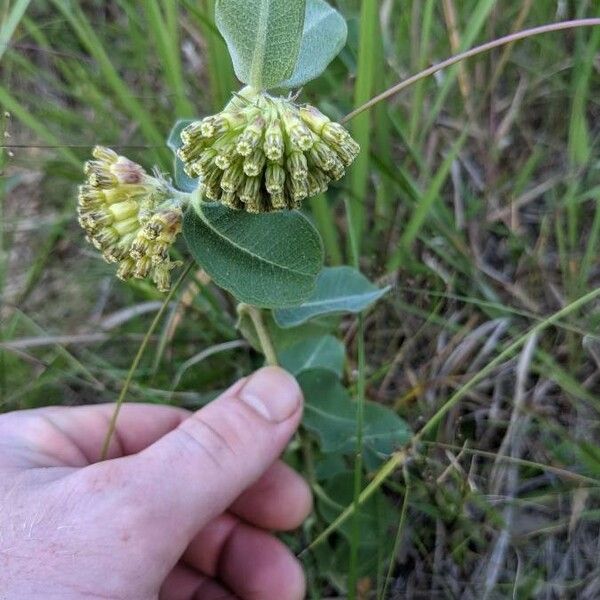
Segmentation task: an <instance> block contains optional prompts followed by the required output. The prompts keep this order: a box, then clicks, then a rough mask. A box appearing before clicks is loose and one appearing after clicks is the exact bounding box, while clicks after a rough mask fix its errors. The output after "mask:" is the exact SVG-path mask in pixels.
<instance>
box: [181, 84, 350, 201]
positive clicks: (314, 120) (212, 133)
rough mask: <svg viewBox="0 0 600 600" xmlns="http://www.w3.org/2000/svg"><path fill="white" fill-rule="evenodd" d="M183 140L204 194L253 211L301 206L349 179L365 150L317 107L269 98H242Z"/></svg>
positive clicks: (191, 130) (188, 169)
mask: <svg viewBox="0 0 600 600" xmlns="http://www.w3.org/2000/svg"><path fill="white" fill-rule="evenodd" d="M181 140H182V142H183V145H182V146H181V148H180V149H179V151H178V155H179V158H180V159H181V160H182V161H183V163H184V166H185V171H186V173H187V174H188V175H189V176H190V177H193V178H197V177H199V178H201V181H202V186H203V194H204V196H205V197H206V198H207V199H209V200H213V201H218V202H222V203H223V204H225V205H226V206H228V207H230V208H233V209H237V210H246V211H248V212H252V213H260V212H268V211H272V210H282V209H286V208H287V209H293V208H298V207H299V206H300V205H301V203H302V201H303V200H304V199H305V198H308V197H311V196H315V195H317V194H320V193H323V192H325V191H326V190H327V188H328V187H329V183H330V182H331V181H336V180H338V179H341V178H342V177H343V176H344V174H345V169H346V168H347V167H349V166H350V165H351V164H352V162H353V161H354V159H355V158H356V157H357V155H358V153H359V150H360V148H359V145H358V144H357V143H356V142H355V141H354V140H353V139H352V137H351V136H350V134H349V133H348V132H347V131H346V130H345V129H344V128H343V127H342V126H341V125H340V124H338V123H335V122H333V121H331V120H330V119H329V118H327V117H326V116H325V115H323V114H322V113H321V112H319V111H318V110H317V109H316V108H314V107H312V106H308V105H306V106H296V105H295V104H293V103H292V102H291V101H289V100H286V99H283V98H272V97H270V96H268V95H266V94H259V95H256V96H254V97H250V98H248V97H245V96H244V95H243V94H241V95H238V96H237V97H236V98H235V99H234V100H233V101H232V102H230V104H229V105H228V106H227V107H226V108H225V109H224V110H223V111H222V112H220V113H219V114H217V115H213V116H210V117H207V118H205V119H203V120H201V121H195V122H194V123H191V124H190V125H189V126H188V127H186V128H185V129H184V130H183V131H182V133H181Z"/></svg>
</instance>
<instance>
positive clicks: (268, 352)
mask: <svg viewBox="0 0 600 600" xmlns="http://www.w3.org/2000/svg"><path fill="white" fill-rule="evenodd" d="M244 313H245V314H247V315H248V316H249V317H250V319H252V324H253V325H254V329H255V330H256V334H257V335H258V339H259V341H260V347H261V349H262V352H263V354H264V355H265V360H266V361H267V365H269V366H271V367H276V366H278V365H279V361H278V360H277V353H276V352H275V346H274V345H273V341H272V340H271V336H270V334H269V330H268V329H267V326H266V325H265V321H264V319H263V314H262V311H261V310H260V309H259V308H256V306H251V305H250V304H240V305H239V306H238V314H240V315H241V314H244Z"/></svg>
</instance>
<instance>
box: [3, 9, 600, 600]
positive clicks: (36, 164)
mask: <svg viewBox="0 0 600 600" xmlns="http://www.w3.org/2000/svg"><path fill="white" fill-rule="evenodd" d="M449 4H450V5H452V6H453V8H454V11H455V12H456V17H457V23H456V25H457V34H458V43H459V48H460V49H461V50H464V49H468V48H470V47H472V46H474V45H478V44H481V43H484V42H486V41H489V40H491V39H495V38H498V37H500V36H503V35H506V34H508V33H510V32H512V31H514V30H516V29H524V28H528V27H535V26H538V25H542V24H545V23H549V22H552V21H554V20H555V19H556V9H557V6H558V4H557V3H550V2H524V3H514V2H509V0H496V1H491V0H466V1H465V2H458V1H457V0H453V2H450V3H449ZM337 5H338V7H339V8H340V9H341V10H342V11H343V12H344V14H345V16H346V17H347V19H348V21H349V26H350V36H349V43H348V46H347V48H346V49H345V50H344V52H343V53H342V55H341V56H340V58H338V59H336V61H335V62H334V63H333V64H332V66H331V67H330V69H329V70H328V71H327V73H326V74H324V75H323V77H321V78H320V79H319V80H318V81H315V82H312V83H310V84H309V85H307V86H306V88H305V90H304V92H303V94H302V96H301V99H302V100H306V101H310V102H312V103H315V104H318V105H319V106H320V107H321V108H322V109H323V110H326V111H327V112H330V113H331V114H332V115H337V116H338V117H342V116H343V115H344V114H346V113H349V112H350V111H351V110H352V109H353V108H354V107H356V106H358V105H360V104H361V103H362V102H364V101H366V100H368V99H369V98H370V97H372V96H373V95H375V94H377V93H380V92H383V91H385V90H386V89H388V88H390V87H391V86H393V85H395V84H397V83H398V82H399V81H402V80H405V79H406V78H408V77H409V76H410V75H412V74H414V73H415V72H417V71H419V70H422V69H424V68H426V67H428V66H430V65H432V64H436V63H439V62H440V61H441V60H443V59H445V58H446V57H448V56H450V55H451V54H452V47H453V45H452V43H451V41H450V37H449V31H448V25H447V22H446V16H445V13H444V10H443V3H442V2H433V1H431V0H427V1H425V2H422V1H421V0H407V2H404V3H397V2H392V3H380V2H358V0H344V1H340V2H338V3H337ZM561 6H563V5H562V4H561ZM573 6H574V8H573ZM564 7H565V8H564V10H565V12H564V13H563V14H561V15H560V19H561V20H566V19H570V18H585V17H596V16H598V9H597V8H596V5H595V3H593V2H580V3H565V4H564ZM213 8H214V0H202V1H192V0H179V1H177V2H161V1H159V0H147V1H144V2H141V3H140V2H133V1H132V0H111V1H110V2H100V1H99V0H94V1H92V2H87V3H77V2H72V1H63V0H47V1H46V0H44V1H43V2H32V3H29V2H23V1H16V2H9V3H5V5H4V7H3V8H0V73H1V74H2V76H1V80H0V106H1V107H2V109H3V110H2V113H3V114H2V115H0V133H2V134H3V135H4V134H5V133H6V135H5V137H4V146H10V148H7V147H3V148H2V149H1V153H0V170H1V171H2V176H1V177H0V221H1V223H2V229H1V230H0V294H1V297H2V304H1V305H0V408H1V409H2V410H14V409H20V408H28V407H33V406H40V405H45V404H68V405H70V404H80V403H88V402H97V401H114V400H116V399H117V398H118V397H119V394H120V393H121V391H122V390H123V389H124V388H123V385H124V383H125V382H126V381H129V380H128V377H131V381H130V383H131V385H130V386H129V392H128V394H127V399H128V400H133V401H137V400H143V401H149V402H172V403H175V404H178V405H183V406H187V407H189V408H195V407H198V406H201V405H202V404H203V403H205V402H206V401H207V400H209V399H210V398H211V397H213V395H214V393H216V392H218V390H220V389H223V388H224V387H225V386H227V385H228V383H230V382H231V381H232V380H233V379H234V378H236V377H239V376H242V375H244V374H247V373H248V372H249V371H250V370H252V369H253V368H255V367H256V366H258V365H259V364H260V363H261V357H260V356H259V355H258V354H257V353H255V352H253V351H251V350H249V349H248V348H247V347H246V346H244V345H243V344H237V343H236V342H237V341H238V340H239V339H240V337H241V335H240V334H239V332H237V331H236V329H235V322H236V315H235V309H234V306H233V303H232V302H231V300H230V299H229V298H227V297H226V296H225V295H224V294H223V293H222V292H221V291H220V290H218V289H217V288H215V287H214V286H212V285H205V284H204V283H202V279H201V275H199V274H198V276H197V277H194V276H192V275H190V276H189V277H188V279H187V280H186V281H185V282H184V283H183V284H182V285H181V286H180V288H178V289H177V291H176V293H175V294H174V297H173V305H170V306H169V307H168V309H166V314H165V315H164V318H163V320H162V322H161V323H153V320H154V318H155V317H156V314H157V311H158V310H159V307H160V306H161V303H162V301H163V300H164V299H163V298H162V296H160V295H159V294H158V293H156V292H155V291H154V290H153V289H152V288H151V287H150V286H149V285H146V284H140V283H135V284H131V285H125V284H122V283H120V282H118V281H116V280H115V279H114V277H113V276H112V268H111V267H110V266H107V265H104V264H103V263H101V262H100V261H99V260H98V259H97V257H96V256H95V254H94V253H93V252H92V251H91V250H90V248H89V247H88V246H87V245H86V244H85V242H84V240H83V236H82V234H81V232H80V230H79V228H78V226H77V224H76V221H75V218H74V213H73V211H74V205H75V198H74V196H75V188H76V185H77V184H78V183H79V181H80V180H81V178H82V175H81V172H80V169H81V164H82V162H83V160H85V159H86V158H87V157H88V156H89V151H90V148H91V147H92V146H93V145H94V144H96V143H103V144H106V145H111V146H113V147H115V148H116V149H118V150H119V151H120V152H121V153H123V154H127V155H128V156H130V157H131V158H132V159H135V160H138V161H139V162H141V163H143V164H144V165H145V166H147V167H149V168H150V167H152V166H153V165H157V166H158V167H159V168H161V169H162V170H165V171H166V170H167V169H168V168H169V167H170V164H171V157H170V153H169V151H168V149H167V148H166V145H165V141H164V140H165V137H166V135H167V133H168V132H169V129H170V127H171V124H172V123H173V121H174V120H175V119H176V118H178V117H186V116H193V115H205V114H209V113H211V112H213V111H214V110H218V109H219V108H220V107H221V106H222V105H223V104H224V103H225V102H226V101H227V100H228V98H229V96H230V93H231V92H232V91H233V90H235V89H236V83H235V78H234V76H233V71H232V68H231V65H230V61H229V58H228V54H227V50H226V48H225V45H224V44H223V42H222V40H221V39H220V37H219V36H218V33H217V32H216V30H215V27H214V20H213V15H212V11H213ZM455 41H456V40H455ZM599 44H600V28H585V29H581V30H578V31H563V32H555V33H551V34H546V35H543V36H539V37H536V38H533V39H530V40H524V41H520V42H518V43H516V44H513V45H511V46H505V47H503V48H498V49H496V50H494V51H492V52H490V53H487V54H482V55H480V56H477V57H474V58H472V59H469V61H466V62H463V63H461V65H462V66H458V65H456V66H454V67H452V68H450V69H447V70H446V71H444V72H442V73H438V74H437V75H435V76H432V77H429V78H427V79H422V80H420V81H418V82H417V83H416V84H415V85H414V86H413V87H412V89H410V90H405V91H404V92H402V93H400V94H398V95H396V96H394V97H391V98H389V99H388V100H386V101H385V102H382V103H380V104H378V105H377V106H376V107H374V108H373V109H371V110H369V111H366V112H364V113H362V114H361V115H360V116H359V117H357V118H356V119H355V120H354V121H352V122H351V123H350V124H349V126H350V127H351V128H352V131H353V133H354V134H355V136H356V137H357V139H358V140H359V141H360V143H361V145H362V146H363V150H364V152H363V153H362V155H361V158H360V160H359V161H358V162H357V164H356V165H355V166H354V167H353V169H352V172H351V173H349V174H348V176H347V177H346V178H345V179H344V180H343V181H341V182H340V184H339V186H338V187H337V188H336V189H334V190H332V191H331V192H330V193H329V194H328V197H327V198H323V199H315V200H313V201H311V203H309V205H308V208H307V210H308V211H309V212H310V213H312V217H313V219H314V221H315V222H316V224H317V226H318V227H319V228H320V229H321V231H322V234H323V238H324V242H325V247H326V251H327V255H328V261H329V263H330V264H339V263H340V262H341V261H342V260H343V258H344V256H350V258H354V259H355V264H357V265H359V266H360V268H361V269H362V270H363V271H364V272H365V273H367V274H368V275H369V276H370V277H371V278H372V279H376V280H382V281H385V282H392V283H395V284H396V286H395V287H394V290H393V293H391V294H390V295H389V296H388V297H387V298H386V299H385V301H383V302H381V303H380V304H379V305H378V306H377V307H376V308H375V309H374V310H373V311H372V312H370V313H369V314H368V315H365V317H364V324H360V326H359V324H357V322H356V321H355V320H354V319H352V318H344V319H342V320H341V322H340V324H339V329H338V332H339V334H340V336H341V337H342V338H343V339H345V341H346V342H347V344H348V356H349V363H348V365H347V383H348V384H349V385H350V387H351V388H352V389H353V391H354V392H355V396H356V397H358V398H359V399H360V398H363V397H364V398H367V399H370V400H376V401H379V402H382V403H385V404H387V405H388V406H390V407H393V408H394V409H395V410H397V411H398V412H399V414H400V415H401V416H402V417H403V418H404V419H406V420H407V422H408V423H409V424H410V425H411V427H412V428H413V430H414V431H420V434H419V438H417V440H416V443H415V444H414V445H413V446H411V447H410V448H407V449H405V451H406V454H403V453H398V454H394V455H392V457H381V459H382V460H381V462H380V465H381V464H383V465H385V466H384V467H383V468H382V469H383V470H378V465H377V464H375V463H372V462H369V461H366V462H365V464H361V463H360V462H359V463H358V466H359V469H358V470H357V471H356V472H355V475H356V477H354V479H351V482H350V483H352V484H354V485H356V484H360V485H359V486H356V488H355V491H358V492H360V493H361V498H363V499H364V498H365V497H366V496H369V495H371V494H372V499H373V500H374V502H373V503H372V504H370V503H366V504H365V505H364V506H363V510H362V511H361V514H360V519H358V518H357V519H356V521H355V526H354V529H353V527H352V525H351V524H349V527H348V528H346V527H345V525H342V524H341V522H340V521H336V517H337V516H338V515H339V513H340V512H342V513H343V514H344V515H345V516H346V517H348V516H350V515H352V514H353V513H354V512H355V511H354V508H355V505H354V504H353V503H352V501H351V497H350V499H348V498H346V496H340V495H336V494H337V492H336V489H335V486H333V488H332V482H335V481H337V480H336V475H335V473H336V472H337V471H340V470H341V471H342V472H343V473H345V474H348V473H349V469H350V467H351V466H352V465H351V464H348V463H344V462H342V464H339V463H336V462H335V461H333V460H332V459H331V457H326V456H323V455H322V454H321V453H320V451H319V450H318V448H317V446H316V444H315V443H314V441H313V440H311V439H310V438H307V439H306V440H305V441H304V445H303V447H302V448H298V447H297V446H295V445H293V446H292V447H291V449H290V451H289V452H288V459H289V461H290V462H291V463H292V464H293V465H294V466H295V467H296V468H298V469H299V470H300V471H301V472H303V473H304V474H305V475H306V476H307V477H308V479H309V480H310V482H311V484H312V485H313V487H314V490H315V495H316V498H317V500H316V511H315V515H314V518H311V519H310V520H309V521H308V522H307V524H306V525H305V526H304V527H303V528H302V530H301V531H299V532H296V533H294V534H291V535H289V536H286V538H285V539H286V542H287V543H289V544H290V546H291V547H292V548H293V549H294V551H296V552H300V551H302V550H303V549H305V548H306V547H307V546H311V544H312V545H313V546H311V550H310V551H306V552H304V553H303V555H302V557H303V560H304V561H305V565H306V568H307V573H308V575H309V590H310V597H312V598H336V597H340V598H341V597H351V598H352V597H354V598H361V599H363V598H378V599H379V598H381V599H383V598H404V597H409V596H410V594H412V595H413V597H415V598H417V597H422V598H438V597H439V598H462V597H478V598H479V597H482V596H481V595H480V594H481V593H483V592H481V590H482V589H484V588H485V586H484V583H486V582H487V583H486V585H488V587H489V592H488V598H554V597H565V598H578V599H584V600H587V599H590V600H592V599H593V598H595V597H596V596H595V595H594V594H595V593H596V592H595V591H594V590H595V588H594V585H593V583H594V576H595V575H594V573H595V570H596V569H597V564H596V563H597V556H596V554H595V553H594V551H593V548H595V545H594V544H596V542H597V537H598V525H597V515H598V513H597V511H598V507H599V501H600V494H599V491H598V490H599V483H600V452H599V451H598V443H599V441H600V433H599V429H598V423H600V387H599V383H598V382H599V380H600V346H599V345H598V336H599V329H598V327H599V325H600V314H599V313H598V303H597V293H598V292H597V290H598V288H599V284H600V270H599V269H598V255H599V251H600V210H599V208H598V202H599V201H600V175H599V172H598V169H597V164H598V158H599V151H598V150H599V149H598V140H599V133H600V130H599V129H598V125H597V123H598V122H599V119H598V117H599V114H600V103H599V102H598V97H599V92H600V81H599V79H598V77H597V64H596V62H597V60H596V59H597V53H598V48H599ZM461 77H466V78H467V80H468V86H467V89H468V94H469V95H468V96H466V97H465V94H464V92H465V90H464V89H461V87H460V85H459V84H460V81H461V80H460V78H461ZM5 111H6V115H4V112H5ZM346 208H347V210H346ZM348 250H349V252H348ZM181 251H182V253H183V252H184V248H183V246H182V247H181ZM354 255H355V256H354ZM582 299H584V300H582ZM363 331H364V338H363V335H362V333H363ZM533 335H535V338H534V339H535V343H533V342H531V340H532V339H533V338H532V336H533ZM145 338H147V339H146V342H145V344H146V347H145V349H146V352H145V353H144V354H143V355H140V359H139V361H138V363H139V364H137V363H136V365H135V366H136V367H137V368H136V369H135V370H134V371H131V370H130V368H131V365H132V361H133V359H134V357H135V356H136V352H138V350H139V348H140V343H141V342H142V341H143V340H144V339H145ZM363 340H364V346H363ZM223 344H226V345H225V346H222V345H223ZM529 344H531V346H530V345H529ZM524 348H525V350H524ZM223 349H227V352H223V351H222V350H223ZM196 357H197V362H196V360H194V359H195V358H196ZM363 360H364V364H363ZM187 361H191V362H189V363H188V362H187ZM187 364H190V365H192V364H193V366H190V368H185V369H183V370H182V365H187ZM519 398H520V400H519V402H520V404H518V403H517V402H516V399H519ZM359 406H360V404H359ZM359 416H360V412H359ZM511 423H512V425H511ZM515 427H516V429H515ZM359 429H361V428H360V423H359ZM408 456H409V457H410V460H406V458H407V457H408ZM386 461H387V462H386ZM380 465H379V466H380ZM515 482H516V483H515ZM350 487H352V486H350ZM582 489H584V490H585V492H586V494H587V496H586V502H585V506H584V508H583V510H582V511H581V513H580V514H579V513H577V512H574V507H575V504H574V497H575V495H576V494H580V493H581V490H582ZM409 490H410V493H409ZM381 492H383V493H381ZM388 504H389V507H388ZM334 508H335V510H333V509H334ZM344 511H345V512H344ZM378 527H379V528H383V529H382V530H381V529H380V530H378V529H377V528H378ZM373 531H378V534H377V535H375V536H374V539H375V540H376V541H377V543H376V544H375V545H373V542H372V540H373V535H374V534H373ZM505 531H507V532H508V533H509V536H508V545H507V546H506V547H504V549H503V547H502V544H501V543H500V542H501V538H502V534H503V532H505ZM330 532H332V535H329V533H330ZM316 541H318V542H319V543H318V544H316V545H315V542H316ZM590 549H592V550H590ZM492 575H493V577H492ZM349 587H350V589H348V588H349ZM561 594H562V596H561ZM469 595H470V596H469Z"/></svg>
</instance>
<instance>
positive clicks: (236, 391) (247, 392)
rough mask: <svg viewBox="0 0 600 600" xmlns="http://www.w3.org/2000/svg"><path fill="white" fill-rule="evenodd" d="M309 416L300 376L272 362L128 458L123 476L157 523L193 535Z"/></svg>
mask: <svg viewBox="0 0 600 600" xmlns="http://www.w3.org/2000/svg"><path fill="white" fill-rule="evenodd" d="M301 416H302V392H301V390H300V387H299V386H298V384H297V383H296V380H295V379H294V378H293V377H292V376H291V375H289V374H288V373H286V372H285V371H283V370H282V369H279V368H277V367H267V368H264V369H261V370H260V371H257V372H256V373H254V374H253V375H252V376H251V377H249V378H248V379H246V380H243V381H241V382H238V383H237V384H236V385H234V386H233V387H232V388H231V389H230V390H229V391H228V392H225V394H223V395H222V396H221V397H219V398H218V399H217V400H215V401H213V402H211V403H210V404H209V405H208V406H206V407H205V408H203V409H202V410H200V411H198V412H196V413H195V414H193V415H191V416H190V417H189V418H188V419H186V420H185V421H183V422H182V423H181V424H180V425H179V426H178V427H177V428H176V429H174V430H173V431H171V432H170V433H168V434H167V435H165V436H164V437H163V438H161V439H160V440H158V441H157V442H155V443H154V444H153V445H152V446H149V447H148V448H146V449H145V450H144V451H142V452H141V453H139V454H137V455H135V456H131V457H129V458H126V459H123V461H124V463H123V464H122V468H123V469H124V471H125V472H124V473H123V475H124V476H125V477H126V480H127V481H128V482H129V483H128V485H133V486H134V488H135V487H136V486H140V489H139V490H137V491H138V492H140V494H139V497H141V498H143V504H144V506H142V507H141V508H142V509H143V510H147V513H148V516H149V517H150V519H151V522H152V523H153V524H154V525H158V528H159V529H162V528H163V527H164V526H165V525H166V526H168V527H169V531H170V535H172V536H176V537H179V536H178V535H177V534H180V535H181V536H183V537H184V538H185V542H187V541H189V539H191V538H192V537H193V536H194V535H195V534H196V533H197V532H198V531H199V530H200V529H201V528H202V527H203V526H204V525H205V524H207V523H208V522H209V521H211V520H212V519H214V518H215V517H217V516H218V515H220V514H221V513H222V512H224V511H225V510H226V509H227V508H228V507H229V506H230V505H231V503H232V502H233V501H234V500H235V499H236V498H237V497H238V496H239V495H240V494H241V493H242V492H243V491H244V490H245V489H246V488H248V487H249V486H251V485H252V484H253V483H255V482H256V481H257V480H258V479H259V478H260V477H261V475H262V474H263V473H264V472H265V471H266V470H267V469H268V468H269V467H270V466H271V464H273V462H274V461H275V460H276V459H277V457H278V456H279V455H280V454H281V452H282V451H283V449H284V448H285V446H286V444H287V443H288V441H289V440H290V438H291V437H292V435H293V434H294V432H295V431H296V429H297V427H298V425H299V423H300V419H301ZM136 481H137V483H136ZM132 482H133V483H132ZM134 492H135V490H134ZM135 496H136V497H138V494H137V493H135ZM138 501H139V500H138ZM163 531H164V530H163Z"/></svg>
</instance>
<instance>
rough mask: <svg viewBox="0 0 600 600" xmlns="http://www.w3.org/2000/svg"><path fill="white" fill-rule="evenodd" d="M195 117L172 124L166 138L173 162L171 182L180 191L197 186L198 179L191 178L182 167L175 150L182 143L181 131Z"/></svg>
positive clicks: (194, 188)
mask: <svg viewBox="0 0 600 600" xmlns="http://www.w3.org/2000/svg"><path fill="white" fill-rule="evenodd" d="M194 120H196V119H179V121H177V122H176V123H175V125H173V129H171V133H170V134H169V137H168V138H167V146H169V148H170V149H171V151H172V152H173V154H174V156H175V158H174V164H173V182H174V183H175V187H176V188H177V189H178V190H181V191H182V192H188V193H191V192H193V191H194V190H196V189H197V188H198V179H192V178H191V177H190V176H189V175H188V174H187V173H186V172H185V171H184V169H183V163H182V162H181V160H180V159H179V157H178V156H177V150H179V147H180V146H181V144H182V141H181V132H182V131H183V130H184V129H185V128H186V127H187V126H188V125H189V124H190V123H192V122H193V121H194Z"/></svg>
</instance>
